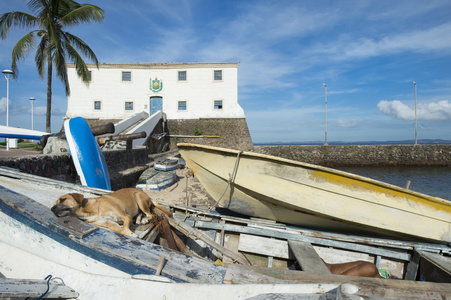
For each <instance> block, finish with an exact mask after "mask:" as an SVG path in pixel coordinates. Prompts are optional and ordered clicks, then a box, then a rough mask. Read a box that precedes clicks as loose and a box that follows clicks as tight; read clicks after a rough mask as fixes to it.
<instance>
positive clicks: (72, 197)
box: [51, 193, 85, 217]
mask: <svg viewBox="0 0 451 300" xmlns="http://www.w3.org/2000/svg"><path fill="white" fill-rule="evenodd" d="M84 198H85V197H84V196H83V195H82V194H78V193H73V194H66V195H63V196H61V197H59V199H58V200H57V201H56V202H55V205H53V207H52V208H51V210H52V212H53V213H54V214H55V216H57V217H66V216H68V215H70V214H72V213H74V212H75V211H76V210H77V209H78V208H79V207H80V206H82V204H83V200H84Z"/></svg>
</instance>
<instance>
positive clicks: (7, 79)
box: [2, 70, 14, 151]
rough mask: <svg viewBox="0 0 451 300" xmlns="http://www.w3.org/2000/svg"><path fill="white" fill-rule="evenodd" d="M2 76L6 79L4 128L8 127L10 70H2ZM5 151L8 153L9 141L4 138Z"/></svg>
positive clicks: (11, 73) (11, 72)
mask: <svg viewBox="0 0 451 300" xmlns="http://www.w3.org/2000/svg"><path fill="white" fill-rule="evenodd" d="M2 73H3V74H5V78H6V126H9V80H10V79H11V76H12V75H13V74H14V72H13V71H11V70H3V71H2ZM6 150H7V151H9V139H8V138H6Z"/></svg>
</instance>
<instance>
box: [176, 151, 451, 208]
mask: <svg viewBox="0 0 451 300" xmlns="http://www.w3.org/2000/svg"><path fill="white" fill-rule="evenodd" d="M185 147H186V148H189V147H191V148H197V149H203V150H208V151H215V152H222V153H227V154H229V155H230V154H235V155H236V156H238V154H239V155H240V158H241V157H242V156H248V157H257V158H261V159H265V160H267V161H279V162H283V163H285V164H291V165H297V166H301V167H304V168H308V169H310V170H320V171H323V172H327V173H332V174H334V175H338V176H344V177H349V178H352V179H355V180H358V181H362V182H366V183H369V184H374V185H377V186H380V187H383V188H387V189H391V190H394V191H397V192H400V193H404V194H410V195H412V196H415V197H418V198H423V199H424V200H429V201H432V202H436V203H440V204H444V205H446V206H449V207H451V201H450V200H447V199H443V198H439V197H434V196H429V195H426V194H423V193H420V192H416V191H413V190H410V189H405V188H402V187H399V186H396V185H393V184H390V183H385V182H382V181H379V180H376V179H372V178H369V177H365V176H361V175H357V174H353V173H348V172H345V171H340V170H336V169H333V168H329V167H324V166H319V165H314V164H310V163H306V162H302V161H296V160H291V159H287V158H282V157H277V156H273V155H267V154H261V153H256V152H251V151H240V150H235V149H227V148H221V147H215V146H206V145H198V144H191V143H178V144H177V148H179V151H184V150H185V149H183V148H185Z"/></svg>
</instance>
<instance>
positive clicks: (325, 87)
mask: <svg viewBox="0 0 451 300" xmlns="http://www.w3.org/2000/svg"><path fill="white" fill-rule="evenodd" d="M323 85H324V89H325V105H326V121H325V124H326V129H325V132H324V145H328V144H327V84H325V83H323Z"/></svg>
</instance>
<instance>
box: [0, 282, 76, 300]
mask: <svg viewBox="0 0 451 300" xmlns="http://www.w3.org/2000/svg"><path fill="white" fill-rule="evenodd" d="M49 286H50V288H49V290H48V292H47V294H46V295H45V298H60V299H72V298H78V296H79V294H78V293H77V292H76V291H75V290H74V289H72V288H71V287H68V286H67V285H64V284H61V283H59V282H58V283H56V282H54V281H52V280H51V281H50V282H49ZM46 290H47V280H32V279H9V278H6V279H1V280H0V298H9V297H11V298H14V299H15V298H25V297H32V298H37V297H40V296H41V295H43V294H44V293H45V291H46Z"/></svg>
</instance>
